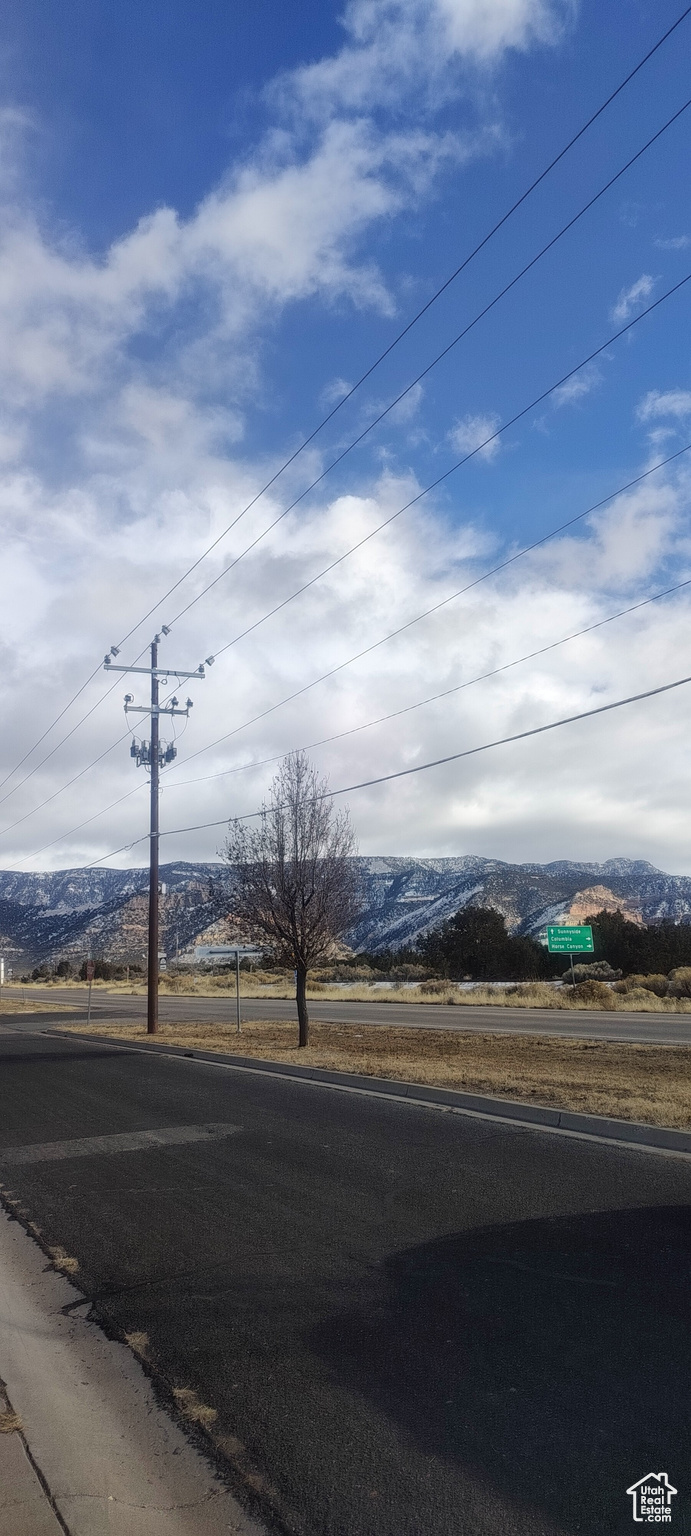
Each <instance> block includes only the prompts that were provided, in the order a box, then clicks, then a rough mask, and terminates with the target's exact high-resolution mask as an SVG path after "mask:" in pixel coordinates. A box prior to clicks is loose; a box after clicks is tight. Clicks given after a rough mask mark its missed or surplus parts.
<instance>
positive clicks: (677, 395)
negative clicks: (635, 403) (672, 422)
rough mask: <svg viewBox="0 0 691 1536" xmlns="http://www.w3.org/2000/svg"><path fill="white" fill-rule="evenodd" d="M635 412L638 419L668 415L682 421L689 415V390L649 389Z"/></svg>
mask: <svg viewBox="0 0 691 1536" xmlns="http://www.w3.org/2000/svg"><path fill="white" fill-rule="evenodd" d="M637 414H638V419H639V421H655V420H659V419H663V420H664V419H665V418H666V417H670V416H671V417H673V418H676V419H677V420H679V421H683V420H685V419H686V417H687V416H691V390H689V389H668V390H665V391H660V390H658V389H651V390H649V391H648V394H647V395H645V396H644V398H643V399H642V401H641V403H640V405H639V407H638V413H637Z"/></svg>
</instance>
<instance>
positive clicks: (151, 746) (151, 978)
mask: <svg viewBox="0 0 691 1536" xmlns="http://www.w3.org/2000/svg"><path fill="white" fill-rule="evenodd" d="M163 633H164V634H167V633H168V631H167V630H166V627H165V625H164V626H163ZM160 641H161V636H160V635H154V638H153V640H152V642H151V666H150V667H123V666H119V665H117V666H116V665H115V664H114V663H113V657H114V656H117V655H119V651H118V647H117V646H116V645H113V646H111V648H110V651H109V652H108V655H107V656H106V657H104V661H103V665H104V667H105V670H106V672H143V673H145V675H146V676H147V677H150V678H151V703H150V704H135V702H134V695H133V694H131V693H126V694H125V714H126V715H128V714H136V715H150V716H151V740H150V741H136V740H134V741H133V742H132V746H131V748H130V755H131V756H132V757H134V758H136V760H137V767H140V766H141V765H142V764H143V765H144V767H145V768H148V769H149V771H150V774H151V809H150V818H149V950H148V958H147V1000H146V1029H147V1034H149V1035H155V1034H156V1031H157V1029H158V965H159V960H158V944H159V938H158V896H159V878H158V842H159V826H158V793H159V780H160V772H161V769H162V768H164V767H165V766H166V764H168V763H172V762H173V760H174V758H175V757H177V748H176V747H175V746H174V744H173V743H172V742H170V743H168V744H167V745H166V744H162V743H161V740H160V728H159V722H160V718H161V715H185V716H188V715H189V712H190V710H191V708H192V700H191V699H188V700H187V702H186V704H185V708H184V709H180V707H179V700H178V699H176V698H172V699H171V700H170V703H168V704H163V705H162V704H161V702H160V696H159V688H160V684H161V682H167V681H168V678H169V677H174V678H177V680H178V682H179V681H180V679H181V678H183V677H196V678H203V677H204V676H205V671H204V666H205V665H207V666H209V665H211V662H212V661H213V657H212V656H209V657H207V661H206V663H202V664H201V665H200V666H198V667H197V669H196V671H194V672H184V671H181V669H180V668H179V667H159V665H158V647H159V645H160Z"/></svg>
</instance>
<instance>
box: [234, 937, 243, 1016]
mask: <svg viewBox="0 0 691 1536" xmlns="http://www.w3.org/2000/svg"><path fill="white" fill-rule="evenodd" d="M235 1012H236V1016H237V1027H236V1031H235V1033H236V1034H238V1035H239V1034H241V1033H242V1030H241V1028H240V951H239V949H236V951H235Z"/></svg>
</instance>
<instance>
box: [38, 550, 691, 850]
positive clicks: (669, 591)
mask: <svg viewBox="0 0 691 1536" xmlns="http://www.w3.org/2000/svg"><path fill="white" fill-rule="evenodd" d="M688 586H691V577H690V578H689V579H688V580H686V581H680V582H677V583H676V585H675V586H673V587H666V588H665V589H664V591H662V592H654V593H652V595H651V596H650V597H645V598H643V599H642V600H641V601H640V602H638V603H633V604H631V606H630V607H628V608H622V609H620V610H619V611H618V612H617V613H610V614H609V615H608V616H607V618H605V619H598V620H596V622H595V623H594V624H586V625H585V626H584V627H583V628H582V629H577V630H574V632H573V633H572V634H570V635H564V636H563V637H562V638H561V639H560V640H552V641H551V642H550V643H549V644H548V645H543V646H540V647H539V649H538V650H535V651H529V652H528V653H527V655H525V656H518V657H515V658H514V660H513V661H507V662H504V663H503V665H502V666H500V667H493V668H492V670H491V671H489V672H482V673H480V674H479V675H478V676H477V677H471V678H467V679H466V680H465V682H463V683H457V684H455V685H454V686H453V687H452V688H445V689H443V690H442V691H441V692H440V693H434V694H431V695H430V696H429V697H428V698H426V699H418V700H416V702H415V703H414V704H407V705H405V706H404V707H403V708H402V709H395V710H392V711H391V712H390V713H389V714H386V715H379V716H378V717H377V718H376V719H375V720H366V721H364V722H363V724H362V725H353V726H351V727H350V728H349V729H348V730H347V731H338V732H336V733H335V734H334V735H332V736H323V737H321V738H320V739H319V740H318V741H310V742H307V743H306V744H305V745H303V746H302V747H298V748H292V749H291V750H292V751H300V752H311V751H313V749H314V748H315V747H324V746H328V745H330V743H331V742H334V741H343V740H344V739H345V738H346V737H348V736H356V735H357V734H358V733H359V732H360V731H368V730H371V729H372V727H373V726H375V725H383V724H385V723H386V722H387V721H389V720H397V719H398V718H399V717H400V716H401V715H407V714H411V713H412V712H413V711H414V710H416V709H422V708H424V707H425V705H427V704H436V703H438V702H439V700H440V699H447V698H450V697H451V696H452V695H453V694H455V693H460V692H462V691H463V690H464V689H466V688H472V687H474V686H475V684H476V683H484V682H487V681H488V680H489V679H490V678H493V677H498V676H499V675H500V674H501V673H503V672H509V671H511V669H512V668H513V667H518V666H521V665H522V663H523V662H526V661H534V660H535V659H536V658H537V657H538V656H544V655H546V654H547V653H548V652H549V651H554V650H556V649H557V648H558V647H559V646H561V645H567V644H569V642H570V641H572V640H579V639H581V638H582V637H583V636H584V635H589V634H592V633H593V631H594V630H596V629H603V628H604V627H605V626H606V625H607V624H613V623H614V622H615V620H617V619H623V618H627V617H628V615H629V614H631V613H637V612H638V611H639V609H641V608H646V607H648V606H649V605H650V604H651V603H657V602H660V601H661V599H662V598H665V597H671V596H672V595H673V594H674V593H675V592H681V591H682V590H683V589H684V588H685V587H688ZM201 750H202V751H205V750H207V749H206V748H202V749H201ZM193 755H194V756H196V755H197V754H196V753H195V754H193ZM285 756H286V752H285V751H284V752H277V753H275V754H274V755H273V756H272V757H264V758H260V759H259V760H257V761H255V762H252V763H239V764H237V765H236V766H235V767H233V768H222V769H219V770H218V771H217V772H215V773H207V774H202V775H199V776H198V777H197V778H195V779H180V780H178V782H177V783H173V784H170V785H169V786H168V787H169V788H171V789H185V788H188V787H189V786H190V785H191V784H208V783H209V782H210V781H212V780H215V779H224V778H229V777H230V776H232V775H234V774H237V773H248V772H249V771H250V770H251V769H254V768H266V767H268V766H270V765H271V764H272V763H277V762H280V760H281V758H283V757H285ZM185 761H189V759H186V760H185ZM141 788H143V786H142V785H141V784H138V785H136V786H135V788H134V789H130V790H128V791H127V793H126V794H124V795H120V796H119V797H118V799H117V800H113V801H111V803H110V804H109V805H106V806H104V807H103V809H102V810H100V811H96V812H95V813H94V815H93V816H89V817H87V819H86V820H85V821H80V822H79V823H78V825H77V826H76V827H71V828H70V830H69V832H64V833H61V835H60V837H56V838H53V840H52V842H50V843H44V845H43V847H42V848H36V849H34V851H33V853H28V854H25V855H24V857H23V858H22V859H20V860H19V863H20V864H23V863H26V861H27V860H29V859H34V858H38V856H39V854H41V853H45V852H46V849H48V848H54V847H55V844H56V843H62V842H66V841H67V839H68V838H70V837H73V836H74V834H75V833H76V832H81V830H82V828H83V827H86V826H89V825H90V823H91V822H93V821H97V820H98V819H99V817H100V816H105V815H106V814H107V813H108V811H112V810H114V809H115V808H116V806H118V805H122V803H123V801H124V800H129V799H130V797H131V796H132V795H134V794H136V793H137V790H138V789H141ZM128 846H129V845H128Z"/></svg>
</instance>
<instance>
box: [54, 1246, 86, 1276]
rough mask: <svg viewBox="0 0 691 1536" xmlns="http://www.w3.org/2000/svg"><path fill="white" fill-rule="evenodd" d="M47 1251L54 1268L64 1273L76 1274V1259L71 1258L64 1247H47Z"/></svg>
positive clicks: (77, 1265)
mask: <svg viewBox="0 0 691 1536" xmlns="http://www.w3.org/2000/svg"><path fill="white" fill-rule="evenodd" d="M48 1252H49V1254H50V1257H51V1259H52V1260H53V1264H54V1265H55V1268H56V1269H60V1270H62V1273H63V1274H64V1275H76V1273H77V1270H78V1269H79V1260H78V1259H71V1258H70V1257H69V1254H67V1253H65V1250H64V1248H49V1249H48Z"/></svg>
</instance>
